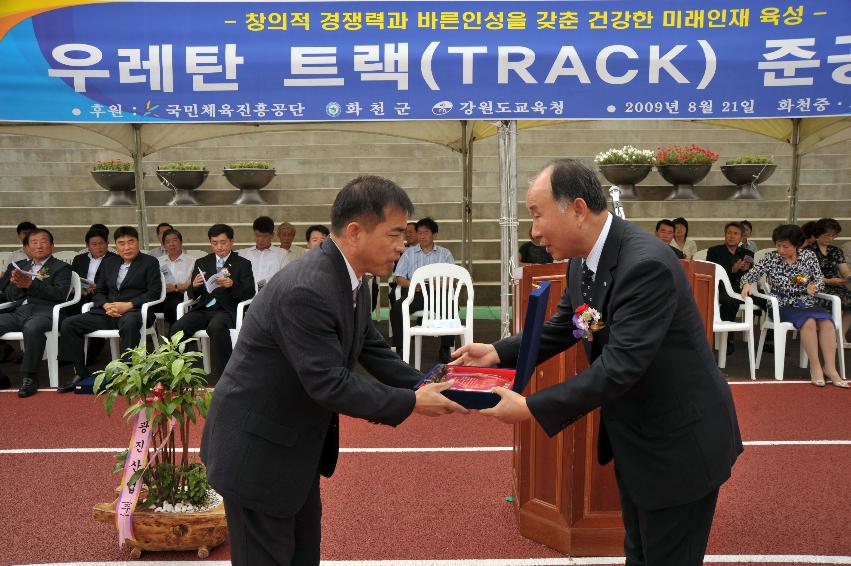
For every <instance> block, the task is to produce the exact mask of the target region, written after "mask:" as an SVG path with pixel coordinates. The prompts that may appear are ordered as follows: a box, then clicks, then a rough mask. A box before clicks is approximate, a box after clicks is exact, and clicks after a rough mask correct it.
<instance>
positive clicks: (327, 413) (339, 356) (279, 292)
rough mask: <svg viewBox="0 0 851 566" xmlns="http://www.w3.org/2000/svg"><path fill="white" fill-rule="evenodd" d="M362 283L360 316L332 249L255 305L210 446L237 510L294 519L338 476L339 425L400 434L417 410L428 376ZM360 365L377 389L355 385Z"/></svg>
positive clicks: (224, 383)
mask: <svg viewBox="0 0 851 566" xmlns="http://www.w3.org/2000/svg"><path fill="white" fill-rule="evenodd" d="M363 281H364V279H361V286H360V290H359V292H358V294H357V308H356V309H353V307H352V287H351V280H350V277H349V273H348V270H347V269H346V265H345V262H344V259H343V256H342V254H341V253H340V251H339V249H338V248H337V246H336V244H335V243H334V242H333V241H332V240H331V239H330V238H327V239H326V240H325V241H324V242H323V243H322V244H321V246H320V247H319V248H315V249H313V250H311V251H310V252H309V253H307V254H306V255H305V256H304V257H302V258H301V259H299V260H298V261H297V262H294V263H293V264H292V265H289V266H287V267H286V268H285V269H283V270H281V271H279V272H278V273H277V274H276V275H275V276H274V277H273V278H272V279H271V280H270V281H269V283H267V284H266V285H265V286H264V287H263V290H262V291H261V292H260V293H259V294H258V295H257V298H255V299H254V302H253V303H252V304H251V309H250V310H249V311H248V315H247V317H246V319H245V321H244V323H243V325H242V330H241V332H240V335H239V341H238V342H237V343H236V348H235V349H234V351H233V355H232V356H231V358H230V362H229V363H228V365H227V367H226V368H225V371H224V373H223V374H222V377H221V379H219V382H218V384H217V385H216V389H215V391H214V393H213V399H212V403H211V405H210V409H209V411H208V413H207V420H206V423H205V425H204V433H203V436H202V439H201V459H202V460H203V461H204V463H205V464H206V466H207V477H208V478H209V480H210V483H211V484H212V485H213V486H214V487H215V489H216V491H218V492H219V493H220V494H222V495H223V496H224V497H225V498H227V499H228V500H230V501H233V502H235V503H237V504H240V505H242V506H244V507H248V508H251V509H255V510H257V511H261V512H263V513H266V514H270V515H273V516H279V517H289V516H292V515H293V514H294V513H295V512H296V511H297V510H298V509H299V508H301V506H302V505H303V504H304V501H305V500H306V498H307V495H308V493H309V492H310V490H311V488H312V486H313V482H314V481H315V480H316V475H317V471H319V472H321V473H322V474H323V475H325V476H330V475H331V474H332V473H333V472H334V468H335V466H336V462H337V452H338V446H339V436H338V434H339V431H338V425H337V423H338V417H337V414H338V413H344V414H347V415H350V416H353V417H357V418H363V419H369V420H371V421H373V422H378V423H383V424H388V425H393V426H395V425H398V424H399V423H401V422H402V421H403V420H405V418H407V416H408V415H409V414H410V413H411V411H412V410H413V408H414V403H415V396H414V392H413V390H412V389H413V387H414V386H415V385H416V384H417V383H418V382H419V380H420V379H422V374H421V373H420V372H418V371H416V370H415V369H413V368H412V367H411V366H409V365H407V364H405V363H404V362H402V360H400V359H399V357H398V356H397V355H396V354H395V353H394V352H392V351H391V350H390V348H389V347H388V346H387V344H386V342H385V341H384V338H383V337H382V336H381V335H380V334H379V333H378V331H377V330H376V329H375V327H374V326H373V324H372V318H371V316H370V306H371V305H370V297H369V289H368V285H364V284H363ZM358 361H359V362H360V364H361V365H362V366H363V367H364V368H365V369H366V370H367V371H369V372H370V373H371V374H373V375H375V376H376V377H377V378H378V379H377V380H374V379H369V378H365V377H362V376H361V375H358V374H356V373H354V372H353V371H352V368H353V367H354V366H355V363H356V362H358Z"/></svg>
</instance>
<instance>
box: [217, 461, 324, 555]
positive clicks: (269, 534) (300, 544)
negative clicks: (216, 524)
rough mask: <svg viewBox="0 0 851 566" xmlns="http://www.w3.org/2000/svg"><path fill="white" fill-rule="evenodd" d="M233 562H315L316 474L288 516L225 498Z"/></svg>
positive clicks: (318, 531) (318, 523)
mask: <svg viewBox="0 0 851 566" xmlns="http://www.w3.org/2000/svg"><path fill="white" fill-rule="evenodd" d="M225 515H226V517H227V521H228V537H229V539H230V561H231V564H233V566H317V565H318V564H319V543H320V541H321V540H322V499H321V498H320V496H319V474H317V475H316V481H315V482H314V484H313V488H312V489H311V490H310V494H309V495H308V496H307V501H305V503H304V505H303V506H302V508H301V509H299V510H298V512H297V513H296V514H295V515H294V516H292V517H285V518H281V517H273V516H271V515H266V514H265V513H260V512H258V511H254V510H252V509H248V508H246V507H242V506H241V505H237V504H235V503H233V502H230V501H228V500H227V499H225Z"/></svg>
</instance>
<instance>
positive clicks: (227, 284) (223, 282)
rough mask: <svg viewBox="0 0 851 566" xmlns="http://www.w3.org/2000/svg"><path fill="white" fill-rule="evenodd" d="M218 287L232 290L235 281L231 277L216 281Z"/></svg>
mask: <svg viewBox="0 0 851 566" xmlns="http://www.w3.org/2000/svg"><path fill="white" fill-rule="evenodd" d="M216 285H218V286H219V287H224V288H225V289H230V288H231V287H233V279H231V278H230V277H222V278H221V279H219V280H218V281H216Z"/></svg>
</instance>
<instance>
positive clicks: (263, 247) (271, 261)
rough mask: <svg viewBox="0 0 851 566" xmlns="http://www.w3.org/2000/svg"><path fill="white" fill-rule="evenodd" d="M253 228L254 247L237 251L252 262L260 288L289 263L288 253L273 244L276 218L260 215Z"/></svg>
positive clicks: (252, 269)
mask: <svg viewBox="0 0 851 566" xmlns="http://www.w3.org/2000/svg"><path fill="white" fill-rule="evenodd" d="M252 229H253V230H254V247H252V248H246V249H244V250H238V251H237V253H238V254H239V255H240V256H242V257H244V258H245V259H247V260H248V261H250V262H251V271H252V273H253V274H254V281H256V282H257V288H258V289H260V288H262V287H263V285H265V284H266V283H268V282H269V280H270V279H271V278H272V276H273V275H275V274H276V273H277V272H279V271H280V270H281V269H283V267H284V266H285V265H286V264H287V253H286V252H285V251H284V250H282V249H281V248H278V247H275V246H273V245H272V237H273V236H274V234H275V221H274V220H272V219H271V218H269V217H268V216H260V217H258V218H256V219H255V220H254V224H253V225H252Z"/></svg>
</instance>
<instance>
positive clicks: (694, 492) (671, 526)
mask: <svg viewBox="0 0 851 566" xmlns="http://www.w3.org/2000/svg"><path fill="white" fill-rule="evenodd" d="M526 206H527V207H528V209H529V212H530V214H531V216H532V232H533V235H534V236H536V237H541V238H542V242H543V244H544V245H545V246H546V247H547V251H549V252H550V254H552V256H553V257H554V258H556V259H564V258H571V259H570V264H569V266H568V270H567V276H568V288H567V291H566V292H565V294H564V296H563V297H562V298H561V302H560V303H559V305H558V312H557V314H556V315H555V316H554V317H553V318H552V319H550V320H549V321H548V322H547V323H546V325H545V326H544V328H543V332H542V335H541V344H540V353H539V359H538V361H539V362H541V361H544V360H546V359H548V358H550V357H552V356H554V355H556V354H558V353H559V352H562V351H564V350H566V349H567V348H569V347H571V346H572V345H574V344H575V343H576V342H578V341H579V340H582V342H583V346H584V347H585V350H586V353H587V354H588V359H589V360H590V361H591V366H590V367H589V368H588V369H586V370H584V371H582V372H581V373H579V374H578V375H576V376H575V377H573V378H572V379H570V380H568V381H565V382H564V383H560V384H558V385H555V386H553V387H549V388H546V389H544V390H542V391H540V392H538V393H536V394H534V395H532V396H530V397H529V398H524V397H523V396H522V395H519V394H517V393H514V392H513V391H510V390H507V389H504V388H497V389H495V392H496V393H498V394H499V395H500V397H501V398H502V399H501V401H500V403H499V404H498V405H497V406H496V407H494V408H493V409H487V410H484V411H482V414H485V415H492V416H495V417H496V418H498V419H499V420H501V421H503V422H508V423H514V422H519V421H522V420H525V419H528V418H534V419H535V420H536V421H537V422H538V424H540V425H541V427H542V428H543V429H544V431H545V432H546V433H547V434H549V435H550V436H553V435H555V434H557V433H558V432H560V431H561V430H563V429H564V428H565V427H567V426H569V425H570V424H571V423H573V422H574V421H576V420H577V419H579V418H580V417H582V416H583V415H585V414H586V413H588V412H590V411H592V410H594V409H595V408H597V407H601V417H602V418H601V422H600V431H599V435H598V438H599V441H598V446H597V452H598V454H597V455H598V459H599V461H600V463H601V464H605V463H607V462H608V461H609V460H611V459H612V457H614V462H615V473H616V476H617V481H618V486H619V488H620V495H621V506H622V509H623V521H624V526H625V527H626V537H625V541H624V551H625V554H626V564H627V566H674V565H676V566H697V565H701V564H703V555H704V552H705V550H706V541H707V539H708V537H709V530H710V527H711V525H712V516H713V514H714V512H715V503H716V500H717V497H718V488H719V487H720V485H721V484H722V483H724V481H726V480H727V478H729V476H730V472H731V468H732V465H733V463H734V462H735V461H736V457H737V456H738V454H739V453H741V451H742V444H741V439H740V435H739V427H738V423H737V420H736V412H735V408H734V406H733V399H732V395H731V393H730V388H729V386H728V385H727V383H726V382H725V381H724V379H723V377H722V375H721V373H720V371H719V370H718V367H717V366H716V364H715V361H714V359H713V357H712V352H711V351H710V348H709V345H708V343H707V341H706V334H705V331H704V326H703V321H702V319H701V317H700V314H699V312H698V310H697V307H696V306H695V303H694V298H693V296H692V292H691V288H690V286H689V283H688V280H687V279H686V276H685V272H684V271H683V269H682V267H681V265H680V262H679V260H677V258H676V257H675V256H674V255H673V254H672V253H671V252H670V251H669V250H668V249H667V248H669V247H670V246H668V245H667V244H665V243H663V242H660V241H659V239H658V238H655V237H653V235H651V234H647V233H646V232H644V231H643V230H641V229H639V228H638V227H637V226H635V225H633V224H630V223H629V222H626V221H625V220H622V219H620V218H617V217H614V216H613V215H611V214H609V213H608V212H607V211H606V199H605V197H604V195H603V192H602V189H601V188H600V185H599V182H598V181H597V177H596V175H595V174H594V173H593V172H592V171H590V170H589V169H587V168H586V167H585V166H583V165H582V164H581V163H579V162H578V161H575V160H571V159H561V160H557V161H554V162H553V163H551V164H549V165H548V166H547V167H545V168H544V170H543V171H542V172H541V173H539V174H538V176H537V177H536V178H535V180H534V181H533V182H532V185H531V186H530V188H529V191H528V193H527V196H526ZM583 305H588V306H590V307H591V308H593V309H596V310H597V311H599V312H600V313H601V318H602V320H601V321H600V322H602V323H604V324H605V326H604V327H603V328H602V329H599V328H598V329H597V331H596V332H593V334H592V339H591V340H590V341H589V340H588V339H587V338H586V337H585V336H582V337H579V338H578V337H576V336H575V335H574V331H580V330H581V329H577V328H576V326H575V325H574V324H573V322H572V318H573V315H574V313H575V311H576V309H577V308H579V307H580V306H583ZM577 333H578V334H580V333H581V332H577ZM519 348H520V337H519V336H515V337H511V338H506V339H504V340H501V341H499V342H496V343H495V344H493V345H489V344H471V345H467V346H463V347H461V348H459V349H458V350H456V351H455V352H454V353H453V355H455V356H457V357H458V358H459V362H458V363H462V364H468V365H497V364H499V365H501V366H506V367H513V366H514V364H515V363H516V360H517V355H518V351H519Z"/></svg>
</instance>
